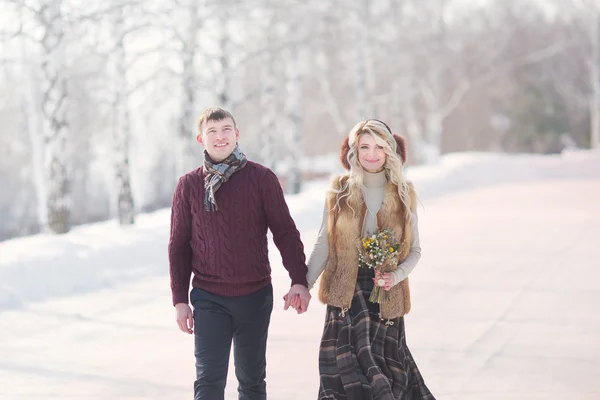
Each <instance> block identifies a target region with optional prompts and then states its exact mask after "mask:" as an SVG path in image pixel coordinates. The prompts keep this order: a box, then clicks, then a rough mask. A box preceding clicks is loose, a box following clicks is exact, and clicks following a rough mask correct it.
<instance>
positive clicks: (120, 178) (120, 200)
mask: <svg viewBox="0 0 600 400" xmlns="http://www.w3.org/2000/svg"><path fill="white" fill-rule="evenodd" d="M113 5H114V8H113V10H112V11H111V13H110V20H111V33H112V38H113V42H114V50H113V52H112V53H111V59H112V60H111V65H112V74H111V75H112V77H111V81H112V86H113V87H112V92H113V96H114V97H113V103H112V107H113V127H112V130H113V146H114V153H113V156H114V176H115V190H116V203H117V215H118V219H119V223H120V224H121V225H131V224H133V223H134V222H135V209H134V203H133V195H132V193H131V174H130V166H129V165H130V163H129V143H130V141H131V121H130V116H129V93H128V80H127V64H126V53H125V36H126V35H127V29H126V27H125V22H124V16H123V12H124V4H123V2H122V1H120V0H115V2H114V4H113Z"/></svg>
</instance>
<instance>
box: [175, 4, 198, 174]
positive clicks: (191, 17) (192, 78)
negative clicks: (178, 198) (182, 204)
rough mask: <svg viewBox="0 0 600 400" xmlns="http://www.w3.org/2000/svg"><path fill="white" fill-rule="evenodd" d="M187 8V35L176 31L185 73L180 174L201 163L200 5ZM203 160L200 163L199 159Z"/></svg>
mask: <svg viewBox="0 0 600 400" xmlns="http://www.w3.org/2000/svg"><path fill="white" fill-rule="evenodd" d="M185 10H186V11H187V18H188V20H187V28H186V30H185V32H184V33H183V34H179V33H176V37H177V38H178V39H179V40H180V43H181V50H180V59H181V65H182V72H181V92H182V97H181V114H180V117H179V122H178V126H179V129H178V130H179V137H178V143H179V146H178V153H179V154H178V157H177V160H178V161H177V167H176V175H177V177H179V176H182V175H184V174H185V173H187V172H188V171H190V170H192V169H193V168H195V167H196V166H197V165H199V164H201V161H202V160H198V158H199V156H197V155H196V154H197V152H196V151H195V150H194V145H195V142H194V139H193V138H194V137H195V136H196V133H197V132H196V124H195V120H196V115H195V110H196V92H197V90H198V87H197V86H198V77H197V72H196V71H197V67H196V59H197V53H198V32H199V30H200V26H201V23H200V16H199V5H198V2H197V1H192V2H191V3H190V4H189V5H187V6H185ZM199 161H200V162H199Z"/></svg>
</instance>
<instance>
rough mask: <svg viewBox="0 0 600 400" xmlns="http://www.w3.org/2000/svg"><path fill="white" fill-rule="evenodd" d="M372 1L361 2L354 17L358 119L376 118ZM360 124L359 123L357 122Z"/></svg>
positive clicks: (364, 0) (363, 0) (362, 0)
mask: <svg viewBox="0 0 600 400" xmlns="http://www.w3.org/2000/svg"><path fill="white" fill-rule="evenodd" d="M369 1H370V0H361V8H360V9H359V12H357V13H356V14H355V16H354V18H355V20H356V22H357V24H356V26H357V29H356V30H355V32H356V33H357V34H358V38H357V41H358V43H357V46H356V50H355V57H356V58H355V60H354V75H355V76H354V79H355V96H356V111H357V117H358V119H367V118H374V117H375V116H374V115H373V112H374V108H373V99H372V98H371V96H372V95H373V91H372V90H371V85H372V79H371V73H372V67H371V37H370V32H371V27H370V24H369V21H370V9H369ZM355 122H358V121H355Z"/></svg>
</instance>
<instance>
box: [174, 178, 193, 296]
mask: <svg viewBox="0 0 600 400" xmlns="http://www.w3.org/2000/svg"><path fill="white" fill-rule="evenodd" d="M191 223H192V221H191V212H190V203H189V188H188V187H187V178H186V177H185V176H183V177H181V178H180V179H179V181H178V182H177V186H176V187H175V193H174V195H173V205H172V208H171V234H170V238H169V274H170V278H171V294H172V300H173V305H175V304H177V303H185V304H188V302H189V293H188V292H189V287H190V279H191V275H192V248H191V245H190V236H191Z"/></svg>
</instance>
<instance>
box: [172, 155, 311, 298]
mask: <svg viewBox="0 0 600 400" xmlns="http://www.w3.org/2000/svg"><path fill="white" fill-rule="evenodd" d="M203 179H204V175H203V167H200V168H198V169H197V170H195V171H192V172H190V173H188V174H186V175H184V176H182V177H181V178H180V179H179V182H178V183H177V186H176V188H175V194H174V196H173V207H172V211H171V237H170V240H169V270H170V276H171V292H172V297H173V304H174V305H175V304H177V303H188V299H189V285H190V278H191V275H192V273H193V275H194V278H193V280H192V285H193V287H197V288H200V289H203V290H206V291H208V292H211V293H214V294H218V295H223V296H241V295H245V294H249V293H252V292H255V291H257V290H259V289H260V288H262V287H264V286H265V285H267V284H268V283H270V282H271V267H270V264H269V257H268V241H267V229H270V230H271V232H272V234H273V241H274V242H275V245H276V246H277V248H278V249H279V251H280V253H281V257H282V260H283V265H284V267H285V268H286V269H287V270H288V272H289V275H290V278H291V280H292V285H295V284H301V285H304V286H307V281H306V272H307V267H306V258H305V255H304V247H303V245H302V242H301V240H300V233H299V232H298V230H297V229H296V225H295V224H294V221H293V220H292V217H291V216H290V212H289V209H288V206H287V204H286V202H285V198H284V195H283V191H282V189H281V186H280V184H279V181H278V179H277V176H276V175H275V174H274V173H273V172H272V171H271V170H270V169H268V168H266V167H264V166H262V165H260V164H257V163H254V162H251V161H249V162H248V163H247V164H246V167H245V168H243V169H242V170H240V171H238V172H236V173H235V174H233V175H232V176H231V178H230V179H229V181H228V182H225V183H224V184H223V185H222V186H221V187H220V188H219V190H218V191H217V192H216V194H215V198H216V202H217V204H218V206H219V209H218V210H217V211H215V212H206V211H205V210H204V206H203V199H204V181H203Z"/></svg>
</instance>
